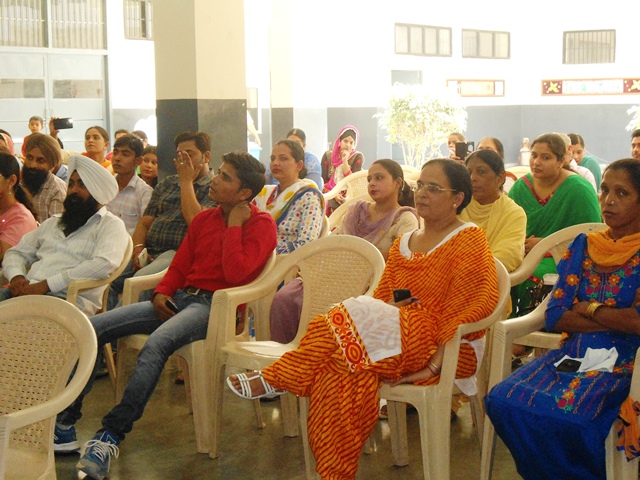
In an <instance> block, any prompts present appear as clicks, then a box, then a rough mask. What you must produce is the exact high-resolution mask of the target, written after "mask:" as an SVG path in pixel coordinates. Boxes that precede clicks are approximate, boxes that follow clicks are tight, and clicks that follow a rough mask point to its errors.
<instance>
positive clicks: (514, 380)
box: [485, 159, 640, 480]
mask: <svg viewBox="0 0 640 480" xmlns="http://www.w3.org/2000/svg"><path fill="white" fill-rule="evenodd" d="M601 189H602V193H601V195H600V209H601V211H602V217H603V218H604V221H605V223H606V224H607V225H608V227H609V228H608V229H607V230H605V231H603V232H597V233H592V234H587V235H584V234H581V235H578V236H577V237H576V239H575V240H574V241H573V242H572V243H571V245H569V248H568V250H567V251H566V252H565V254H564V256H563V258H562V260H561V261H560V263H558V275H559V279H558V282H557V283H556V285H555V287H554V289H553V291H552V292H551V294H550V296H551V300H550V301H549V306H548V307H547V311H546V314H545V317H546V318H545V321H546V327H547V330H549V331H552V332H558V333H560V332H565V333H567V334H568V336H567V338H566V339H565V340H564V342H563V343H562V345H561V346H560V348H559V349H557V350H551V351H549V352H547V353H546V354H544V355H542V356H541V357H538V358H536V359H534V360H533V361H532V362H530V363H528V364H526V365H524V366H523V367H521V368H519V369H518V370H516V371H515V372H514V373H513V374H512V375H511V376H510V377H509V378H507V379H506V380H505V381H504V382H502V383H500V384H498V385H496V386H495V387H494V388H493V390H492V391H491V393H490V394H489V395H488V396H487V397H486V399H485V405H486V408H487V414H488V415H489V417H490V418H491V421H492V422H493V424H494V426H495V427H496V432H497V433H498V435H500V437H501V438H502V439H503V440H504V442H505V444H506V445H507V447H508V448H509V450H511V453H512V455H513V457H514V459H515V461H516V466H517V467H518V472H519V473H520V475H522V476H523V477H524V478H525V479H526V480H530V479H536V480H544V479H556V478H580V479H581V480H596V479H602V478H605V477H606V461H605V439H606V437H607V435H608V434H609V431H610V430H611V426H612V425H613V422H614V420H615V419H616V417H617V416H618V415H619V414H621V415H622V416H623V417H624V416H626V418H625V421H627V422H628V423H634V424H637V419H636V414H635V413H634V412H633V407H632V405H633V400H632V399H630V398H629V396H628V395H629V388H630V382H631V375H632V373H633V368H634V360H635V355H636V350H637V349H638V348H639V347H640V313H639V310H640V162H638V161H637V160H634V159H625V160H618V161H617V162H614V163H612V164H611V165H609V167H608V168H607V169H606V170H605V173H604V178H603V181H602V185H601ZM589 349H592V350H596V351H597V350H598V349H602V350H601V353H602V354H603V358H604V359H605V360H608V365H607V364H606V362H605V363H604V364H603V363H600V364H599V365H597V364H596V365H592V366H589V365H588V364H587V361H588V360H587V359H586V358H585V357H586V356H587V351H588V350H589ZM565 356H568V357H570V358H573V359H578V360H579V362H580V363H579V364H578V366H580V367H581V368H580V370H583V371H580V370H578V371H576V369H577V368H576V369H574V370H571V371H568V370H563V369H560V368H558V369H556V366H557V365H558V364H560V363H561V361H562V360H563V359H564V358H565ZM635 400H638V399H635ZM630 413H631V417H629V414H630ZM619 448H621V449H624V450H625V451H626V452H627V456H628V457H629V458H633V457H634V456H637V455H638V454H640V445H638V433H637V429H636V433H635V434H630V432H627V431H625V430H622V431H621V432H620V434H619Z"/></svg>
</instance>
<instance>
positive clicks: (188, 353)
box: [116, 251, 276, 453]
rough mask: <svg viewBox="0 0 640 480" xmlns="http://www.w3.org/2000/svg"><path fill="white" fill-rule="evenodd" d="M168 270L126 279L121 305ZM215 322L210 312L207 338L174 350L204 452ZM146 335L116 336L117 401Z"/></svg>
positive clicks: (269, 265) (198, 446) (206, 448)
mask: <svg viewBox="0 0 640 480" xmlns="http://www.w3.org/2000/svg"><path fill="white" fill-rule="evenodd" d="M275 259H276V254H275V251H274V252H273V253H272V254H271V257H269V260H268V261H267V264H266V265H265V267H264V269H263V270H262V273H261V274H260V275H259V276H258V278H256V279H255V280H254V281H253V282H251V283H250V284H249V285H253V284H255V283H256V282H259V281H261V279H263V278H266V277H267V276H268V275H269V271H270V270H271V269H272V268H273V265H274V264H275ZM167 270H168V268H167V269H165V270H163V271H162V272H158V273H156V274H153V275H146V276H143V277H132V278H128V279H127V280H125V282H124V289H123V291H122V305H123V306H124V305H130V304H132V303H136V302H138V299H139V297H140V293H142V292H144V291H145V290H150V289H153V288H155V287H156V286H157V285H158V283H160V280H162V278H163V277H164V275H165V273H167ZM219 291H223V290H219ZM217 293H218V292H216V294H217ZM234 322H235V311H234ZM217 323H218V318H217V317H216V316H215V314H214V313H213V311H212V312H211V315H210V317H209V330H208V332H207V338H206V339H205V340H198V341H196V342H193V343H190V344H188V345H185V346H184V347H182V348H180V349H178V350H177V351H176V352H175V353H174V355H175V356H177V357H179V358H181V359H183V360H184V362H185V363H186V365H187V369H186V370H185V371H184V376H185V378H184V380H185V385H186V387H187V396H188V398H190V399H191V401H190V403H191V408H192V411H193V423H194V426H195V432H196V449H197V450H198V452H199V453H207V452H208V451H209V445H208V438H209V435H210V434H209V427H210V425H211V419H210V417H211V415H210V412H211V410H210V409H208V399H207V397H208V396H209V393H208V392H209V388H210V387H209V382H210V373H209V372H208V367H207V359H206V357H205V343H206V342H215V336H216V325H217ZM148 338H149V335H142V334H139V335H130V336H128V337H122V338H120V339H118V364H117V374H116V380H117V382H116V403H119V402H120V401H121V400H122V396H123V394H124V389H125V387H126V386H127V375H126V367H127V365H128V364H130V363H132V361H135V359H136V358H137V356H138V353H139V352H140V350H142V347H144V344H145V343H146V342H147V339H148Z"/></svg>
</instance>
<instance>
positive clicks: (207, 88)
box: [139, 0, 247, 177]
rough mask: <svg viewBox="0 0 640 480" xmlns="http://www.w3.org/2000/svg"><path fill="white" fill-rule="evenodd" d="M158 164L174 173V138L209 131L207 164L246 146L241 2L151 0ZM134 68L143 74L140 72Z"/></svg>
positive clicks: (214, 165)
mask: <svg viewBox="0 0 640 480" xmlns="http://www.w3.org/2000/svg"><path fill="white" fill-rule="evenodd" d="M153 7H154V14H153V15H154V25H153V28H154V41H155V64H156V115H157V119H158V163H159V165H158V169H159V174H160V176H161V177H165V176H167V175H171V174H174V173H175V168H174V165H173V158H174V156H175V147H174V145H173V139H174V138H175V136H176V135H178V134H179V133H180V132H183V131H185V130H200V131H204V132H207V133H208V134H209V135H211V139H212V142H211V159H212V162H211V167H212V168H214V169H217V168H218V166H219V165H220V160H219V159H220V155H221V154H222V153H225V152H228V151H230V150H245V151H246V149H247V118H246V78H245V77H246V76H245V54H244V38H245V37H244V2H242V1H229V0H181V1H179V2H176V1H175V0H154V2H153ZM139 74H142V72H140V73H139Z"/></svg>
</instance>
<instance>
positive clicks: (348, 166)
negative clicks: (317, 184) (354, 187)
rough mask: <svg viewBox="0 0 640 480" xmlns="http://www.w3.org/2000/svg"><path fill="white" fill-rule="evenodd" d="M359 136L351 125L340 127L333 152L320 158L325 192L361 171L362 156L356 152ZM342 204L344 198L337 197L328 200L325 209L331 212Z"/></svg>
mask: <svg viewBox="0 0 640 480" xmlns="http://www.w3.org/2000/svg"><path fill="white" fill-rule="evenodd" d="M359 135H360V134H359V133H358V129H357V128H356V127H354V126H353V125H347V126H345V127H342V130H340V134H339V135H338V138H337V139H336V141H335V142H334V144H333V150H327V151H326V152H325V154H324V155H323V156H322V161H321V162H320V164H321V165H322V179H323V180H324V191H325V192H328V191H329V190H331V189H332V188H333V187H335V186H336V183H338V182H339V181H340V180H342V179H343V178H344V177H346V176H348V175H351V174H352V173H354V172H358V171H360V170H362V164H363V163H364V155H362V153H360V152H359V151H357V150H356V145H358V137H359ZM343 202H344V197H343V196H342V195H338V196H337V197H336V198H335V199H332V200H329V202H328V204H327V209H328V210H329V211H330V212H331V211H333V210H335V209H336V208H337V207H338V206H339V205H340V204H341V203H343Z"/></svg>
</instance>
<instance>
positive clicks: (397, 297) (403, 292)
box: [393, 288, 411, 303]
mask: <svg viewBox="0 0 640 480" xmlns="http://www.w3.org/2000/svg"><path fill="white" fill-rule="evenodd" d="M407 298H411V290H409V289H408V288H397V289H395V290H394V291H393V301H394V302H396V303H398V302H401V301H402V300H406V299H407Z"/></svg>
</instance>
